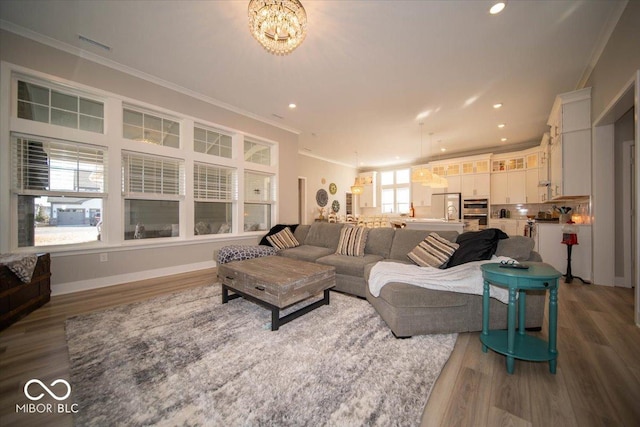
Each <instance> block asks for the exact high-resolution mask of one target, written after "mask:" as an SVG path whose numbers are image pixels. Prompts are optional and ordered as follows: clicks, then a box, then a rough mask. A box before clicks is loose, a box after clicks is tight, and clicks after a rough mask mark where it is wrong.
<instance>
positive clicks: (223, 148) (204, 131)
mask: <svg viewBox="0 0 640 427" xmlns="http://www.w3.org/2000/svg"><path fill="white" fill-rule="evenodd" d="M193 151H195V152H196V153H204V154H210V155H212V156H218V157H225V158H227V159H230V158H231V157H232V154H233V153H232V140H231V136H230V135H226V134H224V133H221V132H219V131H217V130H213V129H209V128H206V127H205V126H202V125H196V126H194V128H193Z"/></svg>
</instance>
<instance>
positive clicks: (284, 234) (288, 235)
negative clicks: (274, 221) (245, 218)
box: [267, 227, 300, 250]
mask: <svg viewBox="0 0 640 427" xmlns="http://www.w3.org/2000/svg"><path fill="white" fill-rule="evenodd" d="M267 240H268V241H269V243H271V246H273V247H274V248H276V249H278V250H282V249H287V248H295V247H296V246H300V242H298V240H297V239H296V238H295V237H294V235H293V233H292V232H291V229H290V228H289V227H287V228H285V229H284V230H282V231H279V232H278V233H276V234H272V235H271V236H267Z"/></svg>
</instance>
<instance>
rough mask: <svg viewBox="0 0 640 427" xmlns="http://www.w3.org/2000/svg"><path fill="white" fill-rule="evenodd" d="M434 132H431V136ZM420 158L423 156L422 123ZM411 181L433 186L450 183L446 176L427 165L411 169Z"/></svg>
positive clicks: (445, 186)
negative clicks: (436, 172)
mask: <svg viewBox="0 0 640 427" xmlns="http://www.w3.org/2000/svg"><path fill="white" fill-rule="evenodd" d="M431 135H433V133H430V134H429V136H430V137H431ZM420 158H422V123H420ZM411 182H417V183H419V184H420V185H424V186H425V187H431V188H447V187H448V186H449V183H448V182H447V180H446V178H443V177H441V176H440V175H438V174H435V173H433V172H431V170H429V168H427V167H426V166H419V167H417V168H415V169H413V170H412V171H411Z"/></svg>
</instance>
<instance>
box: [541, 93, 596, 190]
mask: <svg viewBox="0 0 640 427" xmlns="http://www.w3.org/2000/svg"><path fill="white" fill-rule="evenodd" d="M547 124H548V125H549V126H550V132H549V133H550V142H549V144H550V149H549V161H550V167H549V181H551V183H550V196H551V197H552V198H554V197H560V196H584V195H590V194H591V180H590V179H588V176H589V170H590V168H591V88H585V89H581V90H577V91H574V92H568V93H563V94H560V95H558V96H557V97H556V100H555V102H554V104H553V108H552V109H551V114H550V115H549V120H548V121H547Z"/></svg>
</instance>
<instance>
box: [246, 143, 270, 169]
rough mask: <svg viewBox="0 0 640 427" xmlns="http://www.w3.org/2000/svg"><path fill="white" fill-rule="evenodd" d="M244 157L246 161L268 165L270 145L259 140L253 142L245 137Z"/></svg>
mask: <svg viewBox="0 0 640 427" xmlns="http://www.w3.org/2000/svg"><path fill="white" fill-rule="evenodd" d="M244 159H245V161H247V162H251V163H257V164H259V165H266V166H270V165H271V147H270V146H269V145H267V144H261V143H259V142H254V141H251V140H248V139H246V138H245V140H244Z"/></svg>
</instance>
